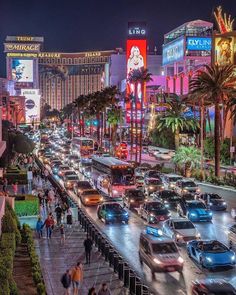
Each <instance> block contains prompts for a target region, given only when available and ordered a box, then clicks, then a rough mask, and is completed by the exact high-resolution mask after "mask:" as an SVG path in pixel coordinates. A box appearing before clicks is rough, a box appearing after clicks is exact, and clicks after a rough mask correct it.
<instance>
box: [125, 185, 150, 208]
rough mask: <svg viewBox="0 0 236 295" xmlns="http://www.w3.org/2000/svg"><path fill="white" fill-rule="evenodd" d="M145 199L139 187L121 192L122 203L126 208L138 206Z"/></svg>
mask: <svg viewBox="0 0 236 295" xmlns="http://www.w3.org/2000/svg"><path fill="white" fill-rule="evenodd" d="M144 200H145V195H144V193H143V191H141V190H140V189H126V190H125V191H124V193H123V204H124V206H125V207H127V208H128V209H134V208H138V207H140V205H141V204H143V202H144Z"/></svg>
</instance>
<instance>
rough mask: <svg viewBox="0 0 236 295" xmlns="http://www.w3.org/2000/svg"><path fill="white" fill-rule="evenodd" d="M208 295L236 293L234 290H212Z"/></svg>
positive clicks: (234, 294) (235, 294) (233, 294)
mask: <svg viewBox="0 0 236 295" xmlns="http://www.w3.org/2000/svg"><path fill="white" fill-rule="evenodd" d="M204 294H205V293H204ZM209 295H236V291H213V292H210V293H209Z"/></svg>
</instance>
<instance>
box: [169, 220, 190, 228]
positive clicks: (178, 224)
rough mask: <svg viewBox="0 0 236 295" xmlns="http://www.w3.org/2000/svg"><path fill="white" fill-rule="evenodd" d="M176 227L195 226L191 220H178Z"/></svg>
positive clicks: (175, 223)
mask: <svg viewBox="0 0 236 295" xmlns="http://www.w3.org/2000/svg"><path fill="white" fill-rule="evenodd" d="M174 228H175V229H191V228H195V227H194V225H193V224H192V222H190V221H177V222H174Z"/></svg>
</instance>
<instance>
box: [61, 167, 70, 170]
mask: <svg viewBox="0 0 236 295" xmlns="http://www.w3.org/2000/svg"><path fill="white" fill-rule="evenodd" d="M60 169H61V170H70V167H69V166H63V167H60Z"/></svg>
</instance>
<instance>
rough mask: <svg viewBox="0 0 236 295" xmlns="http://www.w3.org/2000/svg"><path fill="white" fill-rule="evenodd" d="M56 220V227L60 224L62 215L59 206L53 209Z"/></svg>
mask: <svg viewBox="0 0 236 295" xmlns="http://www.w3.org/2000/svg"><path fill="white" fill-rule="evenodd" d="M55 213H56V218H57V225H60V224H61V215H62V209H61V207H60V205H59V204H57V206H56V208H55Z"/></svg>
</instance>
